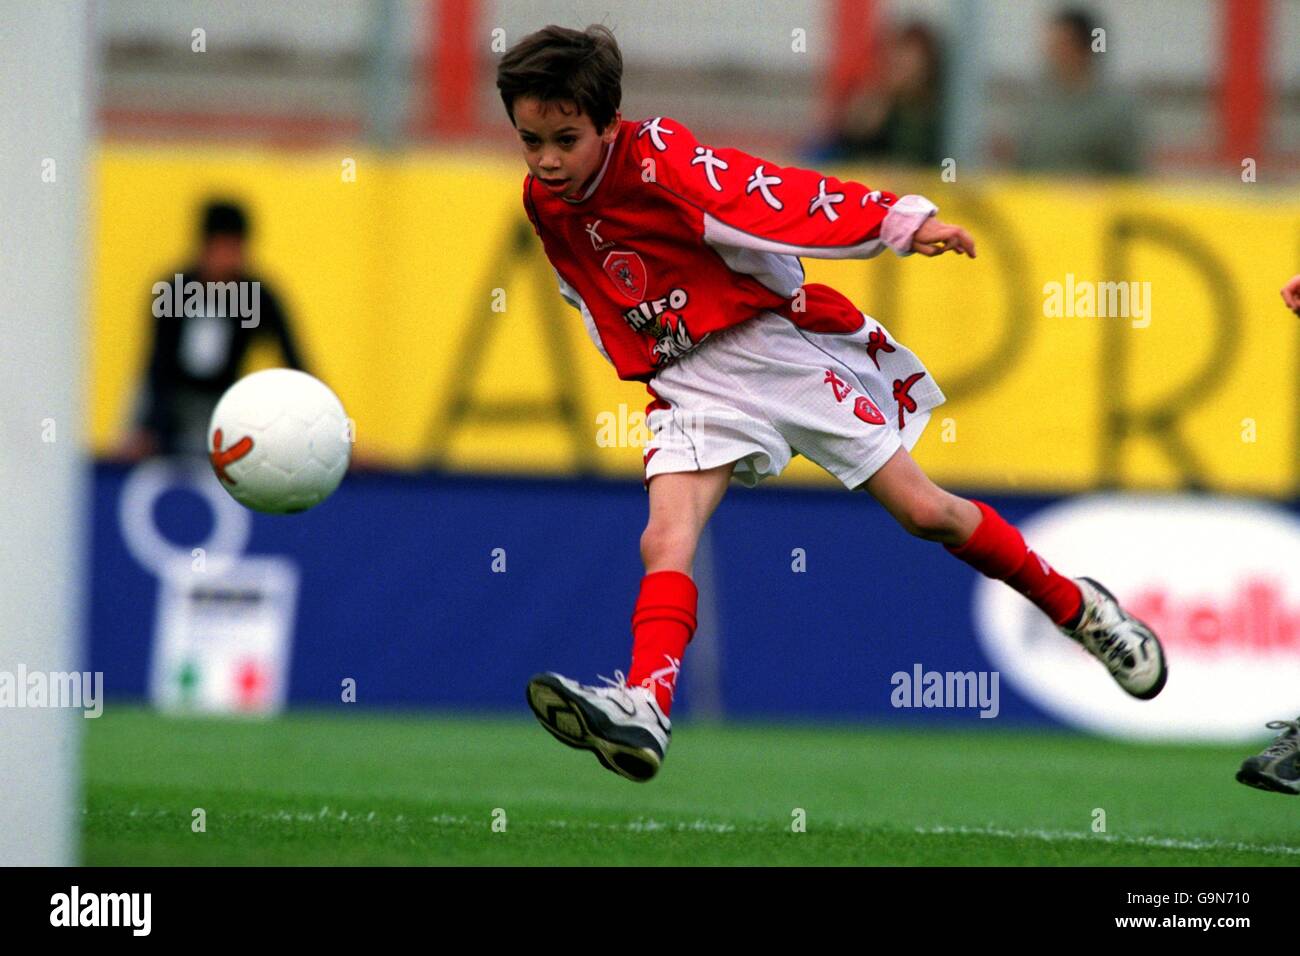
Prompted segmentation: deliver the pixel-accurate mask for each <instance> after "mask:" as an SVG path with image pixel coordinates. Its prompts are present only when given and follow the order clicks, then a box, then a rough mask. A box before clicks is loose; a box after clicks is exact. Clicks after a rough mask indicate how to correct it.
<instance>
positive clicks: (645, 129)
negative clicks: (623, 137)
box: [636, 116, 676, 153]
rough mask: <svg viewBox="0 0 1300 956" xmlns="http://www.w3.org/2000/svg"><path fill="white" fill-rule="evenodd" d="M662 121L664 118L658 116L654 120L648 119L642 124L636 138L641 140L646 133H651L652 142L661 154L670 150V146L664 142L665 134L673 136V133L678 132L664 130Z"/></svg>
mask: <svg viewBox="0 0 1300 956" xmlns="http://www.w3.org/2000/svg"><path fill="white" fill-rule="evenodd" d="M661 119H663V117H662V116H656V117H655V118H654V119H648V120H646V121H645V122H644V123H642V124H641V128H640V129H639V130H637V131H636V138H637V139H640V138H641V137H642V136H644V135H645V134H646V133H649V134H650V142H651V143H653V144H654V147H655V149H657V150H659V152H661V153H662V152H663V151H664V150H665V149H667V148H668V144H667V143H665V142H664V136H663V134H664V133H667V134H668V135H669V136H671V135H672V134H673V133H675V132H676V130H671V129H664V128H663V127H662V126H660V125H659V121H660V120H661Z"/></svg>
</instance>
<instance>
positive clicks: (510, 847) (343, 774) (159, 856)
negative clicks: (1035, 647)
mask: <svg viewBox="0 0 1300 956" xmlns="http://www.w3.org/2000/svg"><path fill="white" fill-rule="evenodd" d="M521 709H522V705H521ZM83 726H84V728H85V740H84V749H85V757H86V759H85V801H84V813H83V821H84V825H83V835H82V858H83V862H85V863H88V864H91V865H99V864H112V865H133V864H150V865H171V864H180V865H186V864H218V865H219V864H278V865H285V864H309V865H333V864H452V865H458V864H469V865H481V864H490V865H494V864H507V865H551V866H555V865H583V864H615V865H617V864H636V865H642V866H644V865H653V864H669V865H672V864H678V865H682V864H684V865H691V864H706V865H707V864H723V865H726V864H739V865H767V864H782V865H805V864H814V865H815V864H834V865H876V864H925V865H963V864H990V865H1019V864H1033V865H1044V864H1046V865H1051V864H1064V865H1128V864H1148V865H1156V866H1178V865H1198V866H1204V865H1217V864H1237V865H1242V864H1244V865H1256V864H1258V865H1283V866H1294V865H1296V864H1298V863H1300V828H1297V826H1296V815H1297V814H1298V813H1300V800H1293V799H1291V798H1289V797H1285V796H1280V795H1277V794H1269V793H1263V792H1258V791H1254V790H1251V789H1249V788H1247V787H1243V786H1241V785H1240V784H1238V783H1236V782H1235V781H1234V780H1233V779H1232V776H1233V773H1234V772H1235V770H1236V767H1237V764H1238V763H1239V762H1240V760H1241V758H1242V757H1243V756H1244V755H1245V753H1247V752H1249V748H1224V747H1200V746H1197V747H1192V746H1132V745H1123V744H1117V743H1113V742H1108V741H1103V740H1097V739H1092V738H1088V737H1083V736H1076V735H1070V734H1064V733H1047V732H1044V733H1036V732H1028V731H1011V730H1003V731H1000V732H993V733H988V732H984V733H980V732H959V731H949V730H942V731H941V730H907V731H903V730H894V729H882V728H880V727H856V726H845V725H842V724H841V725H836V726H833V727H822V726H810V725H797V724H796V725H789V724H786V725H752V724H735V723H731V724H726V725H711V724H703V723H698V722H690V721H688V720H682V721H680V722H679V726H678V727H677V728H675V734H674V740H673V748H672V750H671V751H670V753H669V756H668V761H667V763H666V764H665V765H664V769H663V770H662V771H661V773H660V775H659V777H658V778H657V779H656V780H654V781H651V782H650V783H648V784H635V783H630V782H628V781H625V780H622V779H620V778H618V777H616V776H614V775H613V774H611V773H609V772H608V771H605V770H603V769H601V767H600V766H599V765H598V764H597V763H596V759H595V758H594V757H593V756H591V755H590V754H587V753H585V752H579V751H576V750H570V749H569V748H567V747H564V746H562V745H561V744H559V743H558V742H556V741H555V740H553V739H552V738H551V737H550V736H549V735H547V734H546V733H545V731H543V730H542V729H541V728H540V727H538V726H537V725H536V724H535V723H534V722H532V720H531V719H525V718H523V717H520V718H517V719H515V718H509V719H507V718H488V717H465V716H460V717H448V716H441V715H439V716H429V715H415V714H382V713H379V714H377V713H375V712H356V713H351V714H338V713H325V712H311V711H295V712H292V713H291V714H289V715H287V716H285V717H283V718H280V719H276V720H271V721H258V720H195V719H169V718H164V717H160V716H156V715H154V714H152V713H150V712H149V711H147V710H144V709H140V708H135V707H128V706H125V705H117V706H114V705H112V703H111V702H110V706H109V707H108V708H107V709H106V710H105V713H104V715H103V716H102V717H100V718H99V719H97V720H88V721H84V722H83ZM196 808H201V809H202V810H203V811H204V813H205V815H206V832H194V831H193V828H192V821H193V820H194V819H195V817H194V814H193V811H194V810H195V809H196ZM1096 808H1100V809H1102V810H1104V811H1105V814H1106V832H1105V833H1095V832H1093V830H1092V820H1093V812H1094V809H1096ZM796 810H802V811H803V812H804V814H805V815H806V832H801V833H800V832H793V828H792V824H793V823H794V822H795V820H796ZM494 819H496V820H497V821H498V822H497V828H496V829H494V827H493V822H494ZM502 823H504V831H501V829H500V828H501V825H502Z"/></svg>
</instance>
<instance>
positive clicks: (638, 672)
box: [627, 571, 699, 716]
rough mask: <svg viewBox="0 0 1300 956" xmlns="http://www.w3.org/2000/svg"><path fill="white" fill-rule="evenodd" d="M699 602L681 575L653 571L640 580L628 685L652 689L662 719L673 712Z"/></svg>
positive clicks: (687, 576)
mask: <svg viewBox="0 0 1300 956" xmlns="http://www.w3.org/2000/svg"><path fill="white" fill-rule="evenodd" d="M698 599H699V592H698V591H697V590H696V588H695V582H694V581H692V580H691V579H690V576H689V575H686V574H683V573H682V572H680V571H655V572H654V573H653V574H647V575H646V576H645V577H643V578H642V579H641V593H640V594H638V595H637V599H636V609H635V610H633V612H632V668H631V670H630V672H629V673H628V675H627V682H628V685H629V686H636V685H637V684H642V685H645V686H647V687H651V688H653V690H654V692H655V699H656V700H657V701H659V706H660V708H661V709H662V710H663V712H664V715H665V716H667V715H668V714H669V713H670V712H671V711H672V707H673V694H674V693H675V692H676V690H677V672H678V671H679V670H680V669H681V666H682V654H683V652H685V650H686V645H687V644H689V643H690V642H691V637H692V636H693V635H694V634H695V607H696V603H697V601H698Z"/></svg>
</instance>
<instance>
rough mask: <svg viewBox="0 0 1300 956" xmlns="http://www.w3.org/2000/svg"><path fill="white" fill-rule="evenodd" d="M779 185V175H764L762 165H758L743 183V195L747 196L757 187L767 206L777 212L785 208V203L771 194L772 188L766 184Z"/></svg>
mask: <svg viewBox="0 0 1300 956" xmlns="http://www.w3.org/2000/svg"><path fill="white" fill-rule="evenodd" d="M779 185H781V177H780V176H764V175H763V167H762V166H759V167H758V168H757V169H755V170H754V175H753V176H751V177H750V178H749V182H748V183H746V184H745V195H746V196H748V195H749V194H750V193H752V192H753V191H754V190H755V189H757V190H758V191H759V193H760V194H761V195H762V196H763V200H764V201H765V202H766V203H767V204H768V205H769V206H771V207H772V208H773V209H775V210H777V211H778V212H779V211H780V210H782V209H784V208H785V203H783V202H781V200H779V199H777V198H776V197H775V196H774V195H772V190H770V189H768V188H767V187H768V186H779Z"/></svg>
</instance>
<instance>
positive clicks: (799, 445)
mask: <svg viewBox="0 0 1300 956" xmlns="http://www.w3.org/2000/svg"><path fill="white" fill-rule="evenodd" d="M863 319H864V322H863V324H862V326H861V327H860V328H858V329H857V330H855V331H852V332H814V331H811V330H809V329H807V328H803V327H801V326H799V325H796V324H794V323H793V322H792V321H790V320H789V319H787V318H785V317H783V316H780V315H777V314H776V313H774V312H761V313H759V314H758V315H756V316H755V317H754V318H752V319H747V320H746V321H744V322H741V323H740V324H739V325H734V326H732V327H731V328H728V329H724V330H722V331H721V332H714V333H713V334H712V335H710V336H709V337H708V338H707V339H706V340H705V341H703V342H701V343H700V345H699V346H697V347H696V348H695V349H693V350H691V351H690V352H687V353H686V354H685V355H683V356H682V357H681V358H679V359H678V360H677V361H676V362H674V363H673V364H672V365H670V366H668V367H667V368H665V369H664V370H663V371H661V372H659V373H658V374H657V375H656V376H655V377H654V378H653V379H651V380H650V383H649V385H648V386H647V389H648V391H649V392H650V394H651V396H652V397H653V398H654V399H655V401H652V402H651V403H650V404H649V405H648V406H647V407H646V428H647V429H649V431H650V434H651V439H650V441H649V443H648V444H647V445H646V450H645V455H644V460H645V479H644V481H645V486H646V488H647V489H648V488H649V486H650V479H651V478H653V477H654V476H655V475H659V474H664V473H671V472H679V471H702V470H704V469H707V468H715V467H717V466H719V465H725V464H727V463H729V462H733V461H734V462H735V463H736V467H735V470H734V472H733V473H732V477H734V478H736V479H737V480H739V481H740V482H741V483H742V484H744V485H745V486H746V487H750V488H752V487H754V486H755V485H757V484H758V483H759V482H760V481H762V480H763V479H764V478H769V477H773V476H776V475H779V474H780V473H781V472H782V471H783V470H784V469H785V466H786V465H787V464H788V463H789V462H790V459H791V458H792V457H793V456H795V455H803V456H804V457H805V458H808V459H810V460H812V461H815V462H816V463H817V464H819V465H821V467H822V468H824V469H826V470H827V471H828V472H830V473H831V474H832V475H834V476H835V477H836V478H838V479H839V480H840V481H842V482H843V483H844V485H845V486H846V487H848V488H850V489H852V488H857V487H858V486H859V485H861V484H862V482H864V481H866V480H867V479H868V478H870V477H871V476H872V475H873V474H875V473H876V471H878V470H879V469H880V467H881V466H882V465H884V464H885V462H887V461H888V460H889V459H890V457H892V456H893V454H894V453H895V452H896V451H897V450H898V449H899V448H901V447H905V448H907V449H908V450H911V448H912V446H913V445H915V444H916V441H917V439H919V438H920V437H921V432H922V431H923V430H924V429H925V425H926V423H927V422H928V421H929V418H930V411H931V409H933V408H934V407H935V406H937V405H940V404H942V402H943V400H944V397H943V392H942V391H940V390H939V386H938V385H936V384H935V382H934V379H933V378H932V377H931V376H930V375H929V373H928V372H927V371H926V370H925V367H924V366H923V365H922V364H921V362H920V360H918V359H917V357H916V356H915V355H913V354H912V353H911V352H910V351H908V350H907V349H906V348H904V347H903V346H902V345H900V344H899V343H897V342H895V341H894V339H893V337H892V336H890V335H889V333H888V332H887V331H886V330H885V329H884V328H883V327H882V326H881V325H880V323H879V322H877V321H876V320H875V319H873V318H871V317H870V316H866V315H864V316H863Z"/></svg>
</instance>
